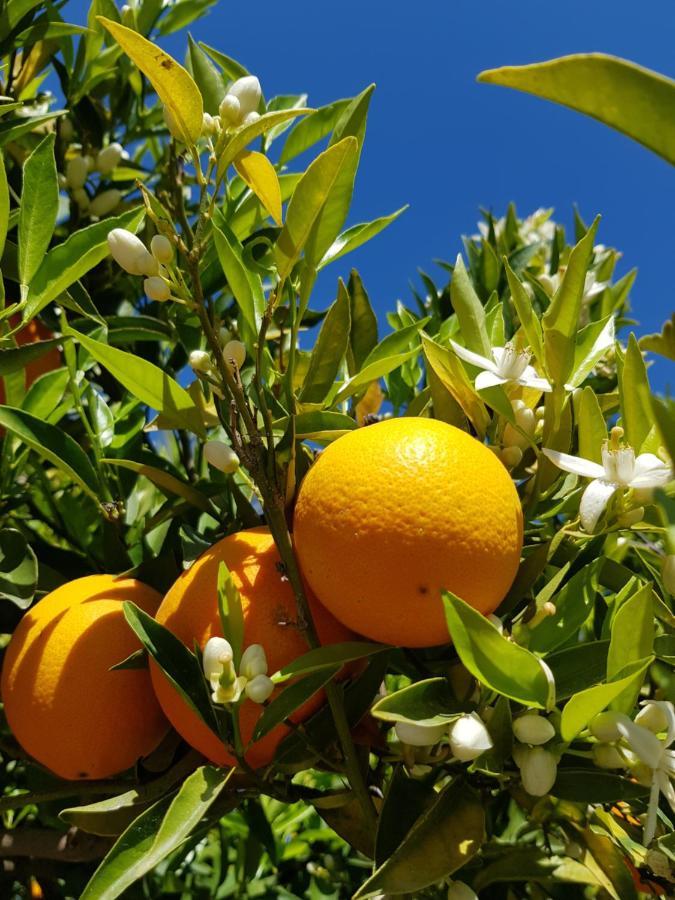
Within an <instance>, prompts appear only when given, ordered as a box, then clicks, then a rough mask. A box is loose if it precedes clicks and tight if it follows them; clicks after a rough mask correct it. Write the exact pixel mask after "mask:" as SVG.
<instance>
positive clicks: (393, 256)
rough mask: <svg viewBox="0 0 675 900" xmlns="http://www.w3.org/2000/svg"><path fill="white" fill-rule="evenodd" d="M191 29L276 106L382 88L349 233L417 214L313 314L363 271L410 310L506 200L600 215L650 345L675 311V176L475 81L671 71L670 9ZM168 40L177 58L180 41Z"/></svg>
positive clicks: (352, 5) (380, 300) (245, 16)
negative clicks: (422, 278)
mask: <svg viewBox="0 0 675 900" xmlns="http://www.w3.org/2000/svg"><path fill="white" fill-rule="evenodd" d="M87 5H88V4H85V3H83V2H81V0H74V2H71V3H69V4H67V6H66V9H65V17H66V18H70V20H71V21H82V17H83V15H84V10H85V9H86V7H87ZM554 10H555V12H554ZM191 32H192V34H193V37H195V38H196V39H197V40H203V41H206V42H207V43H209V44H211V45H212V46H215V47H217V48H218V49H220V50H222V51H223V52H225V53H227V54H228V55H230V56H233V57H235V58H236V59H239V60H240V61H241V62H242V63H243V64H244V65H245V66H246V67H247V68H248V69H249V70H250V71H252V72H254V73H255V74H257V75H258V76H259V78H260V80H261V82H262V84H263V89H264V91H265V94H266V96H268V97H269V96H273V95H274V94H276V93H294V92H303V91H305V92H307V93H308V94H309V102H310V104H311V105H320V104H323V103H326V102H329V101H330V100H333V99H336V98H338V97H344V96H351V95H353V94H355V93H357V92H358V91H359V90H361V89H362V88H363V87H365V86H366V85H367V84H369V83H370V82H375V83H376V84H377V90H376V92H375V95H374V97H373V101H372V104H371V113H370V118H369V126H368V134H367V138H366V145H365V148H364V152H363V156H362V162H361V168H360V171H359V176H358V182H357V187H356V192H355V198H354V205H353V208H352V213H351V216H350V222H351V223H353V222H358V221H364V220H367V219H371V218H375V217H376V216H379V215H382V214H384V213H389V212H391V211H393V210H395V209H397V208H398V207H399V206H402V205H403V204H405V203H409V204H410V209H409V210H408V211H407V212H406V213H405V214H404V216H403V217H402V218H401V219H399V220H398V222H396V223H395V224H394V225H393V226H391V228H390V229H389V230H387V231H386V232H385V233H384V234H383V235H381V236H380V237H378V238H376V239H375V240H374V241H373V242H371V243H370V244H368V245H367V246H366V247H365V248H364V249H362V250H359V251H357V252H355V253H354V254H352V255H350V256H348V257H346V258H344V259H343V260H341V261H339V262H338V263H336V264H334V265H333V266H332V267H330V269H329V270H328V272H327V275H326V277H324V278H323V280H322V281H320V283H319V285H318V297H315V299H314V301H313V305H314V306H317V307H321V306H325V305H326V304H327V303H328V302H330V300H332V299H333V294H334V290H335V281H336V279H337V276H338V275H345V276H346V275H347V274H348V272H349V268H350V267H351V266H356V267H357V268H358V269H359V270H360V272H361V275H362V277H363V279H364V282H365V285H366V287H367V289H368V291H369V293H370V296H371V299H372V301H373V303H374V305H375V306H376V309H377V311H378V313H379V314H380V315H381V317H383V315H384V313H385V312H386V311H387V310H388V309H391V308H393V306H394V304H395V302H396V300H397V299H399V298H401V299H403V300H404V301H408V299H409V296H410V295H409V290H408V282H409V280H410V279H415V277H416V271H417V267H418V266H420V267H422V268H424V269H426V270H428V271H429V272H430V274H432V276H434V275H438V280H439V283H440V282H442V280H443V279H442V275H441V273H440V272H439V271H438V270H437V269H436V267H435V266H434V264H433V259H434V258H439V257H440V258H444V259H452V258H454V256H455V255H456V254H457V252H459V250H460V249H461V244H460V236H461V235H462V234H467V233H471V232H473V231H475V222H476V219H477V217H478V209H479V207H481V206H483V207H490V208H492V209H493V211H494V212H495V214H501V212H502V211H503V210H504V209H505V207H506V205H507V204H508V202H509V201H510V200H513V201H515V203H516V205H517V208H518V211H519V213H520V214H521V215H525V214H527V213H529V212H531V211H532V210H533V209H535V208H536V207H538V206H544V207H549V206H552V207H555V209H556V217H557V218H558V219H559V220H560V221H562V222H563V223H564V224H566V225H569V224H570V223H571V210H572V204H573V203H575V202H576V203H577V204H578V206H579V209H580V211H581V213H582V216H583V217H584V218H585V219H586V220H587V221H590V220H591V219H592V218H593V216H594V215H595V214H596V213H602V215H603V221H602V223H601V226H600V234H599V240H600V241H602V243H605V244H611V245H613V246H616V247H618V248H619V249H621V250H622V251H623V252H624V259H623V260H622V263H621V267H620V269H619V271H620V272H623V271H626V270H627V269H628V268H632V267H633V266H637V267H638V268H639V274H638V278H637V282H636V285H635V288H634V290H633V307H634V313H635V318H637V319H639V321H640V326H639V328H638V331H639V333H646V332H650V331H655V330H660V327H661V324H662V322H663V321H664V320H665V319H666V318H667V317H669V316H670V314H671V312H672V310H673V308H675V304H674V303H673V295H674V293H675V286H674V284H673V279H672V276H671V272H672V259H673V254H674V252H675V230H674V229H673V215H672V206H673V200H674V199H675V171H673V169H672V167H670V166H669V165H668V164H667V163H666V162H664V161H662V160H661V159H660V158H658V157H656V156H655V155H653V154H651V153H650V152H649V151H647V150H645V149H643V148H642V147H640V146H638V145H637V144H635V143H633V142H632V141H630V140H628V139H627V138H624V137H623V136H621V135H619V134H617V133H615V132H613V131H611V130H610V129H607V128H606V127H604V126H603V125H601V124H599V123H597V122H595V121H593V120H591V119H587V118H585V117H583V116H580V115H578V114H576V113H573V112H572V111H570V110H567V109H564V108H562V107H558V106H555V105H552V104H549V103H546V102H545V101H542V100H538V99H537V98H534V97H530V96H527V95H525V94H520V93H518V92H515V91H509V90H507V89H504V88H497V87H493V86H488V85H479V84H477V83H476V81H475V76H476V74H477V73H478V72H479V71H481V70H482V69H484V68H491V67H495V66H499V65H506V64H521V63H527V62H535V61H539V60H543V59H549V58H551V57H554V56H559V55H562V54H565V53H572V52H581V51H594V50H601V51H604V52H608V53H614V54H617V55H619V56H623V57H626V58H628V59H632V60H634V61H636V62H638V63H641V64H642V65H645V66H648V67H650V68H653V69H656V70H658V71H661V72H663V73H665V74H667V75H670V76H671V77H672V76H675V60H674V58H673V52H672V51H673V47H674V46H675V4H674V3H673V2H672V0H650V2H649V3H642V4H636V3H635V2H634V0H594V2H588V0H584V2H581V0H566V2H565V3H564V4H559V5H554V6H550V5H549V4H543V3H541V2H535V0H519V2H518V3H507V2H505V0H484V2H476V0H417V2H416V3H401V2H398V0H389V2H384V0H361V2H356V0H342V2H341V3H339V4H324V3H317V2H316V0H313V2H312V0H287V2H285V3H283V4H281V3H271V2H269V0H262V2H260V3H258V4H257V5H256V7H255V11H254V7H253V5H252V4H250V3H240V4H232V3H229V2H228V3H226V2H223V0H221V2H219V3H218V4H217V5H216V7H215V8H214V9H212V10H211V12H210V13H209V14H208V15H207V16H206V17H205V18H203V19H201V20H199V21H197V22H196V23H194V24H193V25H192V26H191ZM163 45H164V46H165V48H166V49H167V50H169V52H171V53H173V54H174V55H176V56H178V57H179V58H182V56H183V54H184V49H185V44H184V35H182V34H181V35H179V36H177V37H172V38H169V39H168V40H167V41H166V42H163ZM652 381H653V382H654V384H655V385H657V386H659V387H661V388H665V387H666V386H668V385H670V387H671V388H672V386H673V376H672V366H671V365H670V364H669V363H668V362H666V361H660V362H658V363H656V365H655V366H654V368H653V370H652Z"/></svg>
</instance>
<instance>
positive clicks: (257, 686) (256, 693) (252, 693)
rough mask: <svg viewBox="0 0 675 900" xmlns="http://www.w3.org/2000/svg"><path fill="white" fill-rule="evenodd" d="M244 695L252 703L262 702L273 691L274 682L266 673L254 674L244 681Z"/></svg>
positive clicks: (267, 698)
mask: <svg viewBox="0 0 675 900" xmlns="http://www.w3.org/2000/svg"><path fill="white" fill-rule="evenodd" d="M245 690H246V696H247V697H248V699H249V700H252V701H253V702H254V703H264V702H265V700H269V698H270V697H271V696H272V692H273V691H274V682H273V681H272V679H271V678H268V677H267V675H256V676H255V678H252V679H251V680H250V681H247V682H246V688H245Z"/></svg>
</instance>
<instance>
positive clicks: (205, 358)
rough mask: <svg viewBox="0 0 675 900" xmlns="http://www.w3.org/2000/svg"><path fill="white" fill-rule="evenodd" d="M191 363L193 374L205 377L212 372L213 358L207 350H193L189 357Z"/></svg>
mask: <svg viewBox="0 0 675 900" xmlns="http://www.w3.org/2000/svg"><path fill="white" fill-rule="evenodd" d="M189 363H190V368H191V369H192V370H193V372H201V373H202V374H203V375H205V374H206V373H207V372H210V371H211V357H210V356H209V354H208V353H207V352H206V350H193V351H192V353H191V354H190V356H189Z"/></svg>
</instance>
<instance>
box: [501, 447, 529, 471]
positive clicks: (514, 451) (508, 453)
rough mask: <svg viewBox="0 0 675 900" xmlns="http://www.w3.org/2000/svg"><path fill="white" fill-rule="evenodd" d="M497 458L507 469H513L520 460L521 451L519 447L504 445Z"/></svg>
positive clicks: (521, 456)
mask: <svg viewBox="0 0 675 900" xmlns="http://www.w3.org/2000/svg"><path fill="white" fill-rule="evenodd" d="M499 458H500V459H501V461H502V462H503V463H504V465H505V466H506V468H507V469H515V467H516V466H517V465H519V464H520V462H521V461H522V458H523V451H522V450H521V449H520V447H504V449H503V450H502V451H501V453H500V454H499Z"/></svg>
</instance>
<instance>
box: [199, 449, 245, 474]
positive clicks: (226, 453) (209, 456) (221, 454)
mask: <svg viewBox="0 0 675 900" xmlns="http://www.w3.org/2000/svg"><path fill="white" fill-rule="evenodd" d="M204 458H205V459H206V461H207V463H208V464H209V465H211V466H213V468H214V469H218V470H219V471H221V472H224V473H225V474H226V475H231V474H232V472H236V471H237V469H238V468H239V457H238V456H237V454H236V453H235V452H234V450H233V449H232V447H230V445H229V444H226V443H225V442H224V441H207V442H206V443H205V444H204Z"/></svg>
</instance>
